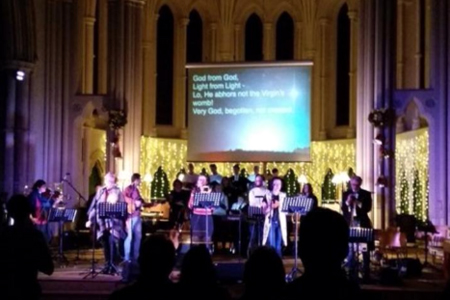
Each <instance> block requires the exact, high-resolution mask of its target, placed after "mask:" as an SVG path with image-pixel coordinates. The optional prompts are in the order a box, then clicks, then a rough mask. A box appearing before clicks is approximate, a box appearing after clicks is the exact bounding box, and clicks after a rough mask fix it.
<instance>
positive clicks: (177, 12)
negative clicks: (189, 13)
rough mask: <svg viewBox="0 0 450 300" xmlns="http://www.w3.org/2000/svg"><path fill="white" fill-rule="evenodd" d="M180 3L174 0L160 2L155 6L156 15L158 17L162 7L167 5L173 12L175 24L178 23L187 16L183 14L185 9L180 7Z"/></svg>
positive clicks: (161, 0)
mask: <svg viewBox="0 0 450 300" xmlns="http://www.w3.org/2000/svg"><path fill="white" fill-rule="evenodd" d="M179 2H180V1H176V0H175V1H172V0H159V1H158V3H157V4H156V5H155V14H156V15H158V14H159V11H160V9H161V7H163V6H164V5H166V6H167V7H168V8H169V9H170V11H171V12H172V15H173V18H174V22H177V20H179V19H180V18H182V17H183V16H185V14H184V13H183V9H182V8H181V7H180V6H179ZM177 3H178V4H177Z"/></svg>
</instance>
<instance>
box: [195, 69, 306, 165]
mask: <svg viewBox="0 0 450 300" xmlns="http://www.w3.org/2000/svg"><path fill="white" fill-rule="evenodd" d="M311 71H312V63H311V62H293V63H291V62H290V63H259V64H197V65H188V66H187V77H188V95H187V101H188V121H189V123H188V143H187V160H188V161H191V162H264V161H269V162H272V161H273V162H298V161H310V146H311Z"/></svg>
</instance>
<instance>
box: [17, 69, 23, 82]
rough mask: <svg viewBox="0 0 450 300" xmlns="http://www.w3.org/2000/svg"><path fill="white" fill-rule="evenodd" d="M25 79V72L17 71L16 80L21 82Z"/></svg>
mask: <svg viewBox="0 0 450 300" xmlns="http://www.w3.org/2000/svg"><path fill="white" fill-rule="evenodd" d="M24 78H25V72H24V71H17V74H16V79H17V80H19V81H23V79H24Z"/></svg>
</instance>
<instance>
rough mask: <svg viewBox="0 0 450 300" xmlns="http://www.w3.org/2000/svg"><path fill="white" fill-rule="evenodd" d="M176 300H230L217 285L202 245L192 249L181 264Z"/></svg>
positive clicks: (207, 252)
mask: <svg viewBox="0 0 450 300" xmlns="http://www.w3.org/2000/svg"><path fill="white" fill-rule="evenodd" d="M177 291H178V295H177V299H215V300H226V299H231V297H230V294H229V293H228V291H227V290H226V289H224V288H221V287H220V286H219V285H218V283H217V277H216V270H215V267H214V264H213V262H212V258H211V255H210V253H209V250H208V249H207V248H206V247H205V246H204V245H199V246H194V247H192V248H191V249H190V250H189V251H188V252H187V253H186V255H185V256H184V258H183V262H182V264H181V274H180V281H179V283H178V288H177Z"/></svg>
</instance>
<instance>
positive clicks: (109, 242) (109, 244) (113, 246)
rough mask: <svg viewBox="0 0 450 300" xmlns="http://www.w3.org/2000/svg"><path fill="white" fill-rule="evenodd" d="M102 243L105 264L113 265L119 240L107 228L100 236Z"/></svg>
mask: <svg viewBox="0 0 450 300" xmlns="http://www.w3.org/2000/svg"><path fill="white" fill-rule="evenodd" d="M101 242H102V244H103V254H104V255H105V266H112V265H114V257H115V255H116V254H117V250H118V242H119V240H118V239H117V238H116V237H115V236H114V235H113V234H111V233H110V232H109V231H108V230H105V231H104V232H103V235H102V237H101Z"/></svg>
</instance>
